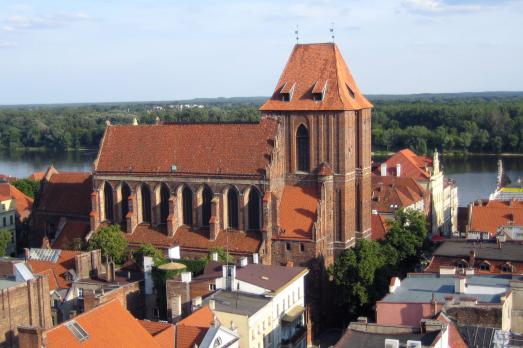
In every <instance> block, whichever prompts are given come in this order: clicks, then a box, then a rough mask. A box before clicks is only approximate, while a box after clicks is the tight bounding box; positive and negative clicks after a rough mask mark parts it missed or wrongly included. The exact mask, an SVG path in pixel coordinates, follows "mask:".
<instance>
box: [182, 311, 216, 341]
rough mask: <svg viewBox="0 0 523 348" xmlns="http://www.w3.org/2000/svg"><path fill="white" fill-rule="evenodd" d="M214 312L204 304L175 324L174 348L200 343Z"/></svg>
mask: <svg viewBox="0 0 523 348" xmlns="http://www.w3.org/2000/svg"><path fill="white" fill-rule="evenodd" d="M213 320H214V314H213V312H212V311H211V310H210V308H209V306H205V307H202V308H200V309H199V310H197V311H196V312H194V313H192V314H191V315H189V316H188V317H187V318H185V319H183V320H182V321H180V322H179V323H178V324H176V348H193V347H194V346H195V344H198V345H199V344H200V343H201V342H202V340H203V338H204V336H205V334H206V333H207V330H209V328H210V327H211V323H212V321H213Z"/></svg>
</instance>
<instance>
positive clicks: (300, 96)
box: [260, 43, 372, 111]
mask: <svg viewBox="0 0 523 348" xmlns="http://www.w3.org/2000/svg"><path fill="white" fill-rule="evenodd" d="M325 83H327V88H326V93H325V95H324V97H323V100H321V101H315V100H314V99H313V95H312V93H313V90H314V91H315V92H318V91H320V92H321V90H322V89H323V86H324V85H325ZM292 86H294V90H293V93H292V98H291V100H290V101H283V100H282V95H281V93H282V92H283V93H289V92H291V89H292ZM371 107H372V104H371V103H370V102H369V101H368V100H367V99H366V98H365V97H364V96H363V94H362V93H361V92H360V90H359V88H358V86H357V85H356V82H355V81H354V79H353V77H352V75H351V73H350V71H349V68H348V67H347V64H346V63H345V61H344V59H343V57H342V56H341V53H340V51H339V49H338V47H337V46H336V44H334V43H320V44H297V45H295V46H294V49H293V50H292V53H291V56H290V58H289V60H288V61H287V65H286V66H285V69H284V70H283V72H282V74H281V76H280V80H279V81H278V84H277V85H276V89H275V91H274V94H273V95H272V97H271V98H270V99H269V100H267V102H265V104H264V105H263V106H262V107H261V108H260V110H262V111H282V110H360V109H368V108H371Z"/></svg>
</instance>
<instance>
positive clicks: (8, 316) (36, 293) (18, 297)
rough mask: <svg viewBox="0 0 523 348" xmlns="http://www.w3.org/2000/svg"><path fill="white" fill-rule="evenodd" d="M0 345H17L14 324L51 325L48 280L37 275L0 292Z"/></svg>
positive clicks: (43, 326) (42, 326)
mask: <svg viewBox="0 0 523 348" xmlns="http://www.w3.org/2000/svg"><path fill="white" fill-rule="evenodd" d="M0 318H1V320H0V347H1V348H4V347H10V348H11V347H18V340H17V335H18V330H17V326H18V325H22V326H38V327H41V328H44V329H48V328H50V327H51V326H52V318H51V303H50V297H49V280H48V278H47V277H38V278H35V279H32V280H29V281H27V282H26V283H21V284H19V285H16V286H13V287H10V288H7V289H2V290H1V291H0Z"/></svg>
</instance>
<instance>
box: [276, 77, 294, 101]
mask: <svg viewBox="0 0 523 348" xmlns="http://www.w3.org/2000/svg"><path fill="white" fill-rule="evenodd" d="M295 89H296V82H292V83H289V82H285V84H284V85H283V87H282V88H281V90H280V95H281V100H282V101H284V102H289V101H291V100H292V95H293V94H294V90H295Z"/></svg>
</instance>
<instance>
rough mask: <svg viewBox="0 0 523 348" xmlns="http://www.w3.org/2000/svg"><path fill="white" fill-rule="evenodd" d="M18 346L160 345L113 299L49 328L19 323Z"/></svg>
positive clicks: (153, 347) (127, 346) (154, 346)
mask: <svg viewBox="0 0 523 348" xmlns="http://www.w3.org/2000/svg"><path fill="white" fill-rule="evenodd" d="M18 330H19V331H20V348H40V347H70V348H74V347H126V348H133V347H136V348H138V347H139V348H142V347H150V348H160V347H162V345H160V343H159V342H158V341H157V340H156V339H155V338H154V337H153V336H152V335H151V334H149V332H148V331H147V330H146V329H145V328H144V327H143V326H142V325H141V324H140V322H139V321H138V320H137V319H135V318H134V317H133V316H132V315H131V313H129V312H128V311H127V310H126V309H125V308H124V307H123V306H122V304H121V303H120V302H119V301H117V300H113V301H110V302H107V303H104V304H102V305H100V306H98V307H96V308H94V309H92V310H90V311H88V312H86V313H83V314H80V315H78V316H77V317H75V318H74V319H71V320H69V321H66V322H64V323H62V324H60V325H58V326H55V327H53V328H51V329H46V330H42V329H41V328H40V327H37V326H35V324H34V323H33V325H30V326H19V328H18Z"/></svg>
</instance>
